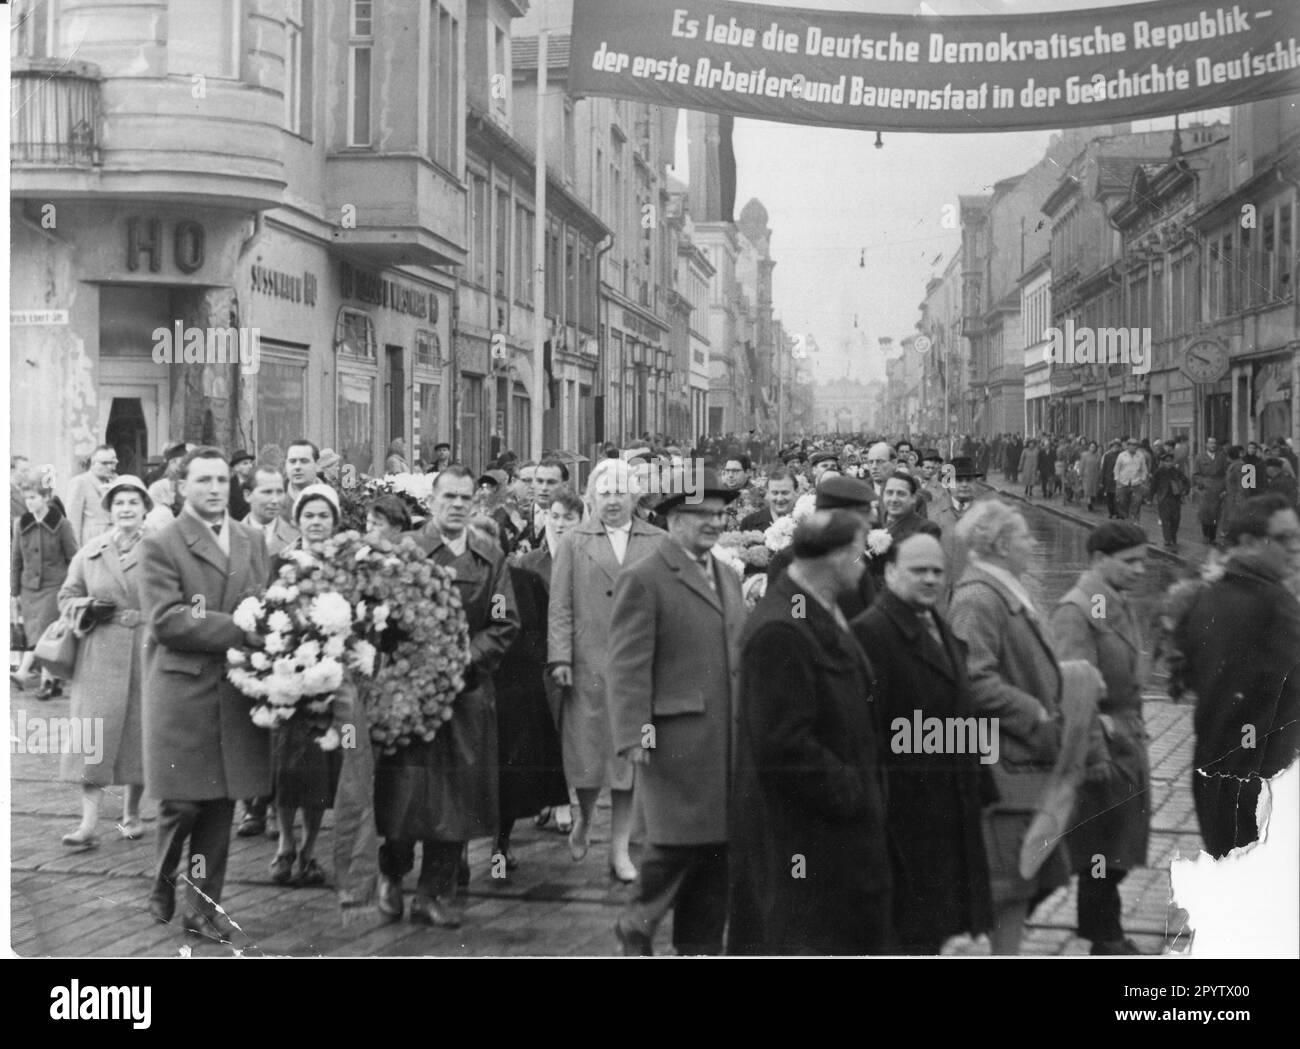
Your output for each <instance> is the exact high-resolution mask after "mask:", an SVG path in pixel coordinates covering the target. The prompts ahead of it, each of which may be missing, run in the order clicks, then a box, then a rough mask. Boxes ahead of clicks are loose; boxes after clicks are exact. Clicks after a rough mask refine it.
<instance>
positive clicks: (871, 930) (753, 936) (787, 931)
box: [727, 510, 891, 954]
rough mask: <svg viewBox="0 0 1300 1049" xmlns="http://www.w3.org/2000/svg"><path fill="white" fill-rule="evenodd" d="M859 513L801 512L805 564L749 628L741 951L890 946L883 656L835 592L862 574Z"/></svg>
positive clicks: (740, 827)
mask: <svg viewBox="0 0 1300 1049" xmlns="http://www.w3.org/2000/svg"><path fill="white" fill-rule="evenodd" d="M864 542H865V534H864V528H863V525H862V521H861V519H860V518H858V517H857V516H856V515H854V514H852V513H850V512H847V511H844V510H832V511H830V512H829V513H817V514H814V515H813V516H812V517H810V518H809V519H808V520H807V521H804V522H802V523H801V524H800V526H799V528H798V529H797V530H796V532H795V538H794V543H793V549H794V563H793V564H792V565H791V566H790V570H789V571H788V572H786V573H784V574H783V575H781V576H780V577H779V578H777V579H775V580H773V581H772V582H771V583H770V584H769V586H768V589H767V593H766V594H765V595H764V596H763V599H762V600H761V601H760V602H759V604H758V607H757V608H755V609H754V611H753V612H752V613H751V614H750V617H749V622H748V623H747V624H746V627H745V633H744V636H743V639H742V654H741V704H740V724H739V730H738V734H737V743H736V747H737V753H736V788H735V793H734V795H733V801H732V828H731V856H732V898H731V913H730V918H729V931H728V935H727V950H728V953H731V954H880V953H884V952H886V951H887V950H888V948H889V944H890V939H891V936H890V931H889V913H890V899H889V894H890V877H891V876H890V863H889V851H888V845H887V837H886V834H887V832H886V827H885V784H884V775H883V770H882V767H881V758H882V755H881V749H882V748H881V740H880V735H879V732H878V729H877V725H876V713H875V710H874V708H873V704H872V702H871V693H872V680H873V674H872V668H871V664H870V662H869V661H868V659H867V656H866V654H865V653H864V652H863V651H862V647H861V646H860V645H859V644H858V643H857V641H856V640H855V639H854V637H853V634H852V633H851V632H850V630H849V625H848V622H847V620H845V618H844V615H843V613H841V612H840V610H839V607H838V606H837V605H836V603H835V602H836V598H837V597H838V596H839V595H840V594H842V593H844V592H845V591H850V590H853V589H854V588H855V587H856V585H857V576H858V575H859V574H860V573H861V572H862V570H863V569H862V555H861V551H862V548H863V543H864Z"/></svg>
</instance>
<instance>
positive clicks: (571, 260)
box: [564, 230, 578, 324]
mask: <svg viewBox="0 0 1300 1049" xmlns="http://www.w3.org/2000/svg"><path fill="white" fill-rule="evenodd" d="M577 319H578V237H577V234H575V233H574V232H573V230H569V231H568V233H567V234H566V235H565V238H564V322H565V323H566V324H573V323H575V322H576V321H577Z"/></svg>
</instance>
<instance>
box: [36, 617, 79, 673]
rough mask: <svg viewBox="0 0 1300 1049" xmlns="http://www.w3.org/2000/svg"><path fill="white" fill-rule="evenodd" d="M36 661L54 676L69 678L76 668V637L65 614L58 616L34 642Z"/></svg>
mask: <svg viewBox="0 0 1300 1049" xmlns="http://www.w3.org/2000/svg"><path fill="white" fill-rule="evenodd" d="M34 655H35V659H36V662H37V663H38V664H39V665H40V666H43V667H44V668H45V669H46V670H48V671H49V672H50V673H51V674H52V675H54V677H57V678H63V679H64V680H67V679H70V678H71V677H72V673H73V671H74V670H76V668H77V637H76V635H75V634H74V633H73V632H72V624H71V623H70V622H69V621H68V617H67V616H59V618H58V619H56V620H55V621H54V622H53V623H51V624H50V625H49V626H47V627H46V628H45V633H43V634H42V635H41V638H40V640H39V641H37V642H36V648H35V650H34Z"/></svg>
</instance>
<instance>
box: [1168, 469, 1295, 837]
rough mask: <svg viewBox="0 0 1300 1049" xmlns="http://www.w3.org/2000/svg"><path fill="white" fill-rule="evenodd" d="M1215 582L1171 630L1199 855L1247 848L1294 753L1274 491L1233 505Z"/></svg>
mask: <svg viewBox="0 0 1300 1049" xmlns="http://www.w3.org/2000/svg"><path fill="white" fill-rule="evenodd" d="M1225 535H1226V538H1227V541H1228V558H1227V564H1226V567H1225V569H1224V572H1223V575H1222V576H1221V577H1220V578H1219V579H1217V580H1216V581H1215V582H1213V583H1210V584H1209V585H1208V586H1206V587H1205V588H1204V589H1202V590H1201V592H1200V593H1199V594H1197V596H1196V598H1195V599H1194V601H1193V603H1192V606H1191V608H1190V609H1188V611H1187V613H1186V615H1185V616H1184V617H1183V618H1182V620H1181V621H1180V622H1179V624H1178V627H1177V628H1176V631H1175V636H1176V642H1175V643H1176V647H1177V650H1178V652H1179V653H1180V655H1181V658H1182V660H1183V662H1182V665H1181V667H1180V670H1179V673H1180V675H1181V677H1182V681H1183V684H1184V685H1185V687H1186V688H1187V689H1188V690H1190V691H1192V692H1193V693H1194V694H1195V695H1196V713H1195V715H1194V718H1193V726H1194V728H1195V730H1196V747H1195V750H1194V752H1193V762H1194V766H1195V767H1194V768H1193V770H1192V797H1193V799H1194V800H1195V802H1196V819H1197V822H1198V823H1199V824H1200V827H1201V837H1202V838H1203V839H1204V840H1205V848H1206V851H1207V852H1209V853H1210V855H1211V856H1214V857H1216V858H1217V857H1220V856H1226V855H1227V854H1228V853H1229V852H1231V851H1232V850H1233V849H1234V848H1241V847H1243V846H1246V845H1249V844H1251V843H1252V842H1254V841H1256V840H1257V839H1258V837H1259V831H1258V829H1257V828H1256V825H1255V807H1256V804H1257V803H1258V801H1259V792H1260V786H1261V784H1262V782H1263V781H1264V780H1266V779H1269V778H1271V777H1273V776H1276V775H1277V774H1278V773H1279V772H1281V771H1282V770H1284V769H1285V768H1287V767H1288V766H1289V765H1290V764H1291V763H1292V762H1294V761H1295V758H1296V753H1297V750H1298V749H1300V673H1297V667H1296V662H1297V659H1298V658H1300V603H1297V601H1296V596H1295V592H1294V589H1293V587H1290V586H1288V585H1287V584H1288V582H1293V581H1294V579H1295V576H1296V574H1297V572H1300V517H1297V515H1296V510H1295V507H1294V506H1292V505H1291V504H1290V503H1289V502H1288V501H1287V500H1286V498H1285V497H1284V496H1283V495H1281V494H1279V493H1277V492H1267V493H1265V494H1264V495H1257V496H1253V497H1252V498H1250V499H1247V500H1246V501H1245V502H1244V503H1242V505H1241V507H1240V509H1239V510H1238V511H1237V513H1236V514H1235V515H1234V516H1233V518H1232V519H1231V520H1230V521H1229V523H1228V528H1227V532H1226V533H1225Z"/></svg>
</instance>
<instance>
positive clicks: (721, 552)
mask: <svg viewBox="0 0 1300 1049" xmlns="http://www.w3.org/2000/svg"><path fill="white" fill-rule="evenodd" d="M713 556H714V557H716V558H717V559H718V560H719V561H721V562H722V563H723V564H724V565H726V566H727V567H728V568H730V569H732V571H734V572H735V573H736V575H738V576H743V575H744V574H745V562H744V561H742V560H741V559H740V557H739V556H738V555H737V554H736V551H735V548H734V547H729V546H717V545H715V546H714V547H713Z"/></svg>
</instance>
